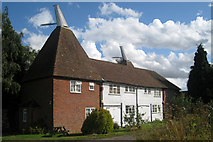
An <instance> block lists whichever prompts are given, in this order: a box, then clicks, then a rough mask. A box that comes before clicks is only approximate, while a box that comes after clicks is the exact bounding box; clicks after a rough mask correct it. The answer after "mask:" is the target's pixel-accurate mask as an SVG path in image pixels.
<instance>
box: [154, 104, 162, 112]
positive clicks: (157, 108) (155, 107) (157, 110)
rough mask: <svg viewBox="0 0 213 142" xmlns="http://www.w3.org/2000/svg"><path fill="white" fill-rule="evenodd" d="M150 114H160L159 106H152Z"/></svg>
mask: <svg viewBox="0 0 213 142" xmlns="http://www.w3.org/2000/svg"><path fill="white" fill-rule="evenodd" d="M152 112H153V113H160V112H161V107H160V105H152Z"/></svg>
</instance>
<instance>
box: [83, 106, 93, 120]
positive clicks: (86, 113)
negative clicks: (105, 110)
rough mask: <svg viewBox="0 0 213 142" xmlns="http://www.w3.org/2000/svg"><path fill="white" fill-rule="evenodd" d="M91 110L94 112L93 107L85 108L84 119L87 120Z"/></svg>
mask: <svg viewBox="0 0 213 142" xmlns="http://www.w3.org/2000/svg"><path fill="white" fill-rule="evenodd" d="M93 110H95V108H94V107H92V108H86V109H85V116H86V118H87V116H89V114H90V113H91V112H92V111H93Z"/></svg>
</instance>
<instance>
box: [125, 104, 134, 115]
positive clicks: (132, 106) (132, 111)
mask: <svg viewBox="0 0 213 142" xmlns="http://www.w3.org/2000/svg"><path fill="white" fill-rule="evenodd" d="M130 113H135V106H134V105H129V106H126V114H130Z"/></svg>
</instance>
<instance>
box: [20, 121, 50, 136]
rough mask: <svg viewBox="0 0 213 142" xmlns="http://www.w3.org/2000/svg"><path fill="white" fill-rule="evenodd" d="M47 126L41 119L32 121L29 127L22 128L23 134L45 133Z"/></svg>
mask: <svg viewBox="0 0 213 142" xmlns="http://www.w3.org/2000/svg"><path fill="white" fill-rule="evenodd" d="M46 132H47V126H46V124H45V121H44V120H43V119H39V120H38V121H36V122H33V123H32V124H31V125H30V126H29V127H26V128H24V129H22V133H23V134H45V133H46Z"/></svg>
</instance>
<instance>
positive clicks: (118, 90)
mask: <svg viewBox="0 0 213 142" xmlns="http://www.w3.org/2000/svg"><path fill="white" fill-rule="evenodd" d="M117 94H120V86H117Z"/></svg>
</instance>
